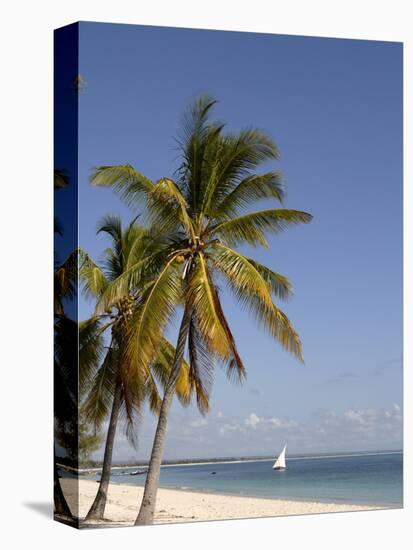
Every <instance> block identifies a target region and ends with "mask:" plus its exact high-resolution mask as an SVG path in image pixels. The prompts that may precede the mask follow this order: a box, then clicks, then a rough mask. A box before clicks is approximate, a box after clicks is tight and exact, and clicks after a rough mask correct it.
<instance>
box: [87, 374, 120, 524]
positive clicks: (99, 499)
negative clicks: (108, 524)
mask: <svg viewBox="0 0 413 550" xmlns="http://www.w3.org/2000/svg"><path fill="white" fill-rule="evenodd" d="M121 394H122V387H121V383H120V382H119V381H118V382H117V383H116V388H115V395H114V396H113V404H112V412H111V414H110V420H109V426H108V433H107V436H106V444H105V454H104V456H103V466H102V474H101V477H100V483H99V489H98V492H97V494H96V497H95V500H94V501H93V504H92V506H91V507H90V510H89V512H88V513H87V516H86V518H85V521H88V520H97V519H103V514H104V513H105V506H106V500H107V496H108V488H109V481H110V472H111V467H112V455H113V444H114V441H115V435H116V427H117V423H118V418H119V411H120V405H121Z"/></svg>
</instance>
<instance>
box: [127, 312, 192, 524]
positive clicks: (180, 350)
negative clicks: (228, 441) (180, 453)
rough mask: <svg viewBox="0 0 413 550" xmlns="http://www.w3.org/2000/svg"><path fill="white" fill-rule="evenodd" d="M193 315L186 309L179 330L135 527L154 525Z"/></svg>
mask: <svg viewBox="0 0 413 550" xmlns="http://www.w3.org/2000/svg"><path fill="white" fill-rule="evenodd" d="M190 321H191V313H190V311H189V309H188V308H186V309H185V311H184V315H183V317H182V322H181V326H180V329H179V335H178V342H177V345H176V349H175V357H174V362H173V365H172V369H171V373H170V375H169V379H168V382H167V384H166V387H165V393H164V397H163V400H162V405H161V409H160V412H159V417H158V425H157V427H156V432H155V438H154V441H153V446H152V453H151V459H150V461H149V467H148V473H147V475H146V482H145V490H144V493H143V499H142V504H141V507H140V510H139V514H138V517H137V518H136V521H135V525H150V524H151V523H153V516H154V513H155V505H156V494H157V492H158V487H159V475H160V471H161V462H162V456H163V449H164V446H165V437H166V429H167V425H168V415H169V411H170V409H171V405H172V401H173V396H174V392H175V385H176V382H177V379H178V376H179V372H180V368H181V364H182V360H183V358H184V351H185V344H186V340H187V337H188V332H189V324H190Z"/></svg>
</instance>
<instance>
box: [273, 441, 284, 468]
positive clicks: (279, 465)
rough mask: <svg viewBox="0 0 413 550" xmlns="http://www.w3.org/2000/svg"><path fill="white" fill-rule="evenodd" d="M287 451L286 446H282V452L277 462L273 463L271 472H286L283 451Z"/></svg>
mask: <svg viewBox="0 0 413 550" xmlns="http://www.w3.org/2000/svg"><path fill="white" fill-rule="evenodd" d="M286 450H287V445H284V448H283V450H282V451H281V453H280V454H279V456H278V458H277V460H276V461H275V462H274V466H273V467H272V469H273V470H286V468H287V464H286V462H285V451H286Z"/></svg>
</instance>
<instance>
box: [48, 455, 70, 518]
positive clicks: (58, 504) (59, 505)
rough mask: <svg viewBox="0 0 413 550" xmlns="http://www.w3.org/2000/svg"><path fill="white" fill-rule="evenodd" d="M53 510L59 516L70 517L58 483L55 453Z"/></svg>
mask: <svg viewBox="0 0 413 550" xmlns="http://www.w3.org/2000/svg"><path fill="white" fill-rule="evenodd" d="M53 489H54V491H53V492H54V512H55V514H57V515H59V516H66V517H68V518H72V517H73V516H72V513H71V511H70V508H69V505H68V503H67V500H66V499H65V496H64V494H63V491H62V486H61V485H60V480H59V473H58V470H57V463H56V453H54V487H53Z"/></svg>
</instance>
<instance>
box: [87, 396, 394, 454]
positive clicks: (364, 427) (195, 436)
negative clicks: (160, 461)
mask: <svg viewBox="0 0 413 550" xmlns="http://www.w3.org/2000/svg"><path fill="white" fill-rule="evenodd" d="M188 412H189V413H190V414H188V418H185V415H182V413H181V414H178V415H177V414H175V415H172V416H171V420H170V424H169V428H168V436H167V442H166V453H165V458H166V459H180V458H212V457H239V456H260V455H276V454H277V452H278V451H279V449H280V448H281V447H282V446H283V445H284V443H287V444H288V448H289V452H290V453H293V454H294V453H297V454H300V453H317V452H330V451H331V452H341V451H345V452H350V451H374V450H386V449H387V450H388V449H396V448H397V449H399V448H401V446H402V429H403V417H402V411H401V408H400V405H398V404H394V405H393V406H391V407H387V408H383V409H363V410H361V409H352V408H349V409H346V410H344V411H343V412H341V413H338V412H335V411H332V410H329V409H319V410H317V411H315V412H314V413H313V414H312V415H311V418H309V419H308V420H305V421H301V422H300V421H297V420H295V419H293V418H284V417H270V416H260V415H259V414H257V413H256V412H254V411H252V412H251V413H250V414H248V415H247V416H226V415H224V414H223V413H222V412H221V411H218V412H216V413H214V412H212V413H210V414H209V415H207V416H206V417H201V416H199V415H198V416H195V414H194V413H193V412H190V411H188ZM154 420H155V419H154V418H153V417H151V418H150V420H149V416H148V417H147V418H146V422H144V423H143V424H142V426H140V427H139V446H138V449H137V451H135V450H134V449H133V448H132V447H131V446H130V445H129V443H128V442H127V440H126V438H125V436H124V434H123V433H122V430H119V433H118V436H117V441H116V445H115V449H114V460H117V461H119V460H125V461H129V460H131V461H133V460H136V461H137V460H147V459H148V457H149V454H150V450H151V445H152V439H153V431H154V428H155V422H154ZM102 454H103V446H102V448H101V449H100V450H99V451H97V452H96V453H94V455H93V456H94V458H96V459H101V457H102Z"/></svg>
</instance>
